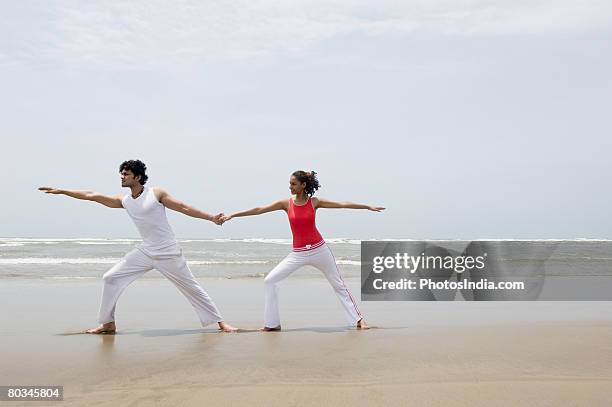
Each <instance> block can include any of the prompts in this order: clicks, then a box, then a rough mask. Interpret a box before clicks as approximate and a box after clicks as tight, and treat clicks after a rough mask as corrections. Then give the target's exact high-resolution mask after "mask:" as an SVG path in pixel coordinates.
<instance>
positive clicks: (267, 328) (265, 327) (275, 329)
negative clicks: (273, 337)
mask: <svg viewBox="0 0 612 407" xmlns="http://www.w3.org/2000/svg"><path fill="white" fill-rule="evenodd" d="M259 330H260V331H262V332H277V331H280V330H281V326H280V325H279V326H275V327H274V328H270V327H267V326H264V327H263V328H259Z"/></svg>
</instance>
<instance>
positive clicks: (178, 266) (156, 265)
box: [98, 248, 223, 326]
mask: <svg viewBox="0 0 612 407" xmlns="http://www.w3.org/2000/svg"><path fill="white" fill-rule="evenodd" d="M179 250H180V249H179ZM152 269H156V270H157V271H159V272H160V273H161V274H163V276H164V277H166V278H167V279H168V280H170V281H172V283H174V285H175V286H176V287H177V288H178V289H179V290H180V292H182V293H183V295H184V296H185V297H187V299H188V300H189V302H190V303H191V305H192V306H193V308H194V309H195V311H196V313H197V314H198V317H199V318H200V321H201V323H202V326H206V325H209V324H212V323H213V322H220V321H223V318H221V315H220V314H219V310H218V309H217V307H216V306H215V304H214V303H213V301H212V300H211V299H210V297H209V296H208V294H207V293H206V291H204V289H203V288H202V287H201V286H200V284H199V283H198V282H197V281H196V279H195V277H194V276H193V274H192V273H191V270H189V267H188V266H187V262H186V261H185V257H183V254H182V252H180V251H179V252H178V254H177V253H174V254H166V255H150V254H149V255H147V254H145V253H144V252H143V251H142V250H141V249H139V248H135V249H133V250H132V251H130V252H129V253H128V254H126V255H125V257H124V258H123V259H122V260H121V261H120V262H119V263H117V264H115V265H114V266H113V268H111V269H110V270H108V271H107V272H106V273H104V276H103V277H102V279H103V280H104V291H103V292H102V303H101V304H100V311H99V313H98V321H99V322H100V323H101V324H105V323H107V322H111V321H114V320H115V306H116V304H117V300H118V299H119V296H120V295H121V293H122V292H123V290H124V289H125V287H127V286H128V285H129V284H130V283H131V282H132V281H134V280H136V279H137V278H138V277H140V276H142V275H143V274H144V273H146V272H147V271H150V270H152Z"/></svg>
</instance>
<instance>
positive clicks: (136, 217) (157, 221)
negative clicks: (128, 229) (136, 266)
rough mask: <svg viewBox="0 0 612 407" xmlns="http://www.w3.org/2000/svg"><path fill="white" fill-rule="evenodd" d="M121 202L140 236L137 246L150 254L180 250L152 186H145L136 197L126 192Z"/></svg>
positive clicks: (163, 208)
mask: <svg viewBox="0 0 612 407" xmlns="http://www.w3.org/2000/svg"><path fill="white" fill-rule="evenodd" d="M121 203H122V204H123V207H124V208H125V210H126V211H127V213H128V215H130V217H131V218H132V221H134V224H135V225H136V228H137V229H138V232H139V233H140V236H141V237H142V244H141V245H140V246H139V248H141V249H143V250H144V251H145V252H146V253H148V254H151V255H154V254H170V253H171V252H172V253H174V252H177V253H178V252H180V249H179V247H178V242H177V240H176V237H175V236H174V231H173V230H172V228H171V227H170V224H169V223H168V218H167V217H166V207H165V206H164V205H163V204H162V203H161V202H159V201H158V200H157V198H156V197H155V192H154V191H153V189H152V188H149V187H147V186H145V187H144V191H142V194H140V196H139V197H138V198H132V195H131V194H127V195H126V196H124V197H123V199H122V200H121Z"/></svg>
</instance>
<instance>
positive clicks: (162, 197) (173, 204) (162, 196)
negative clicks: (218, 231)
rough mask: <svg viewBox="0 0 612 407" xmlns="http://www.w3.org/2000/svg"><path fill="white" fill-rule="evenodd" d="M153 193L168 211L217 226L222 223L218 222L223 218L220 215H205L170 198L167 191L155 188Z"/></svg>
mask: <svg viewBox="0 0 612 407" xmlns="http://www.w3.org/2000/svg"><path fill="white" fill-rule="evenodd" d="M153 191H154V192H155V196H156V197H157V200H158V201H159V202H161V203H162V205H164V206H165V207H166V208H168V209H172V210H173V211H177V212H180V213H182V214H185V215H187V216H192V217H194V218H200V219H205V220H209V221H211V222H214V223H216V224H217V225H220V224H221V223H222V222H220V221H221V218H222V217H223V214H222V213H219V214H217V215H214V216H213V215H211V214H210V213H206V212H204V211H201V210H199V209H198V208H195V207H193V206H191V205H188V204H186V203H185V202H181V201H179V200H178V199H176V198H174V197H172V196H171V195H170V194H169V193H168V192H167V191H165V190H163V189H161V188H157V187H156V188H154V189H153Z"/></svg>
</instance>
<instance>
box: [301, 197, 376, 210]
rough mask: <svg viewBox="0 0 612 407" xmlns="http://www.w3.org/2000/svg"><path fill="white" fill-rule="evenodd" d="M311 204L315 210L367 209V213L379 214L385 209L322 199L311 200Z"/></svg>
mask: <svg viewBox="0 0 612 407" xmlns="http://www.w3.org/2000/svg"><path fill="white" fill-rule="evenodd" d="M312 203H313V205H314V207H315V209H316V208H348V209H367V210H369V211H374V212H380V211H383V210H384V209H385V208H383V207H382V206H370V205H364V204H358V203H353V202H347V201H343V202H337V201H330V200H329V199H324V198H312Z"/></svg>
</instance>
